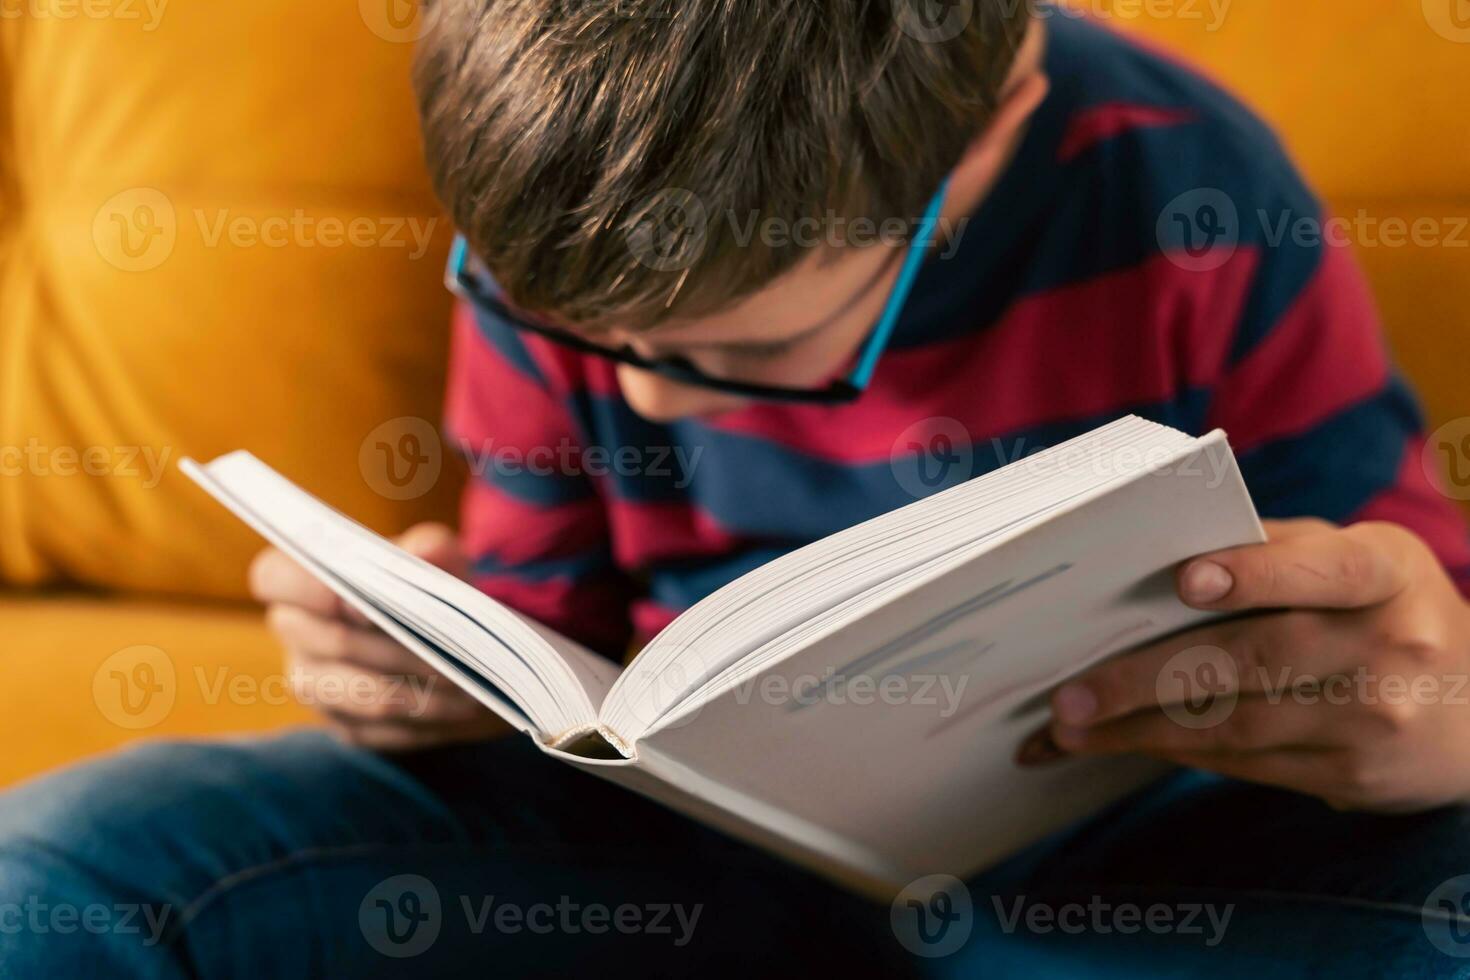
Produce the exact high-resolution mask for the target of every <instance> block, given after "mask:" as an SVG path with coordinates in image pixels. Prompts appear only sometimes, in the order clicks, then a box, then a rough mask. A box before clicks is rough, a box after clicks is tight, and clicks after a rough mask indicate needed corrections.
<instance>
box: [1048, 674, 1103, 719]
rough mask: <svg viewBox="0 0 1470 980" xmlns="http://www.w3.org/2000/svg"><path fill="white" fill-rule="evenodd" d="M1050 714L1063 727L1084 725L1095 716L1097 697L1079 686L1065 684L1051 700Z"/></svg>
mask: <svg viewBox="0 0 1470 980" xmlns="http://www.w3.org/2000/svg"><path fill="white" fill-rule="evenodd" d="M1051 704H1052V714H1053V715H1055V716H1056V719H1057V721H1060V722H1061V723H1062V724H1064V725H1085V724H1086V723H1087V721H1088V719H1090V718H1091V717H1092V716H1093V715H1095V714H1097V695H1096V694H1093V693H1092V691H1091V690H1089V689H1088V688H1086V687H1084V686H1083V685H1081V684H1067V685H1065V686H1063V687H1062V688H1061V689H1060V690H1059V691H1057V693H1056V695H1055V696H1054V697H1053V698H1052V702H1051Z"/></svg>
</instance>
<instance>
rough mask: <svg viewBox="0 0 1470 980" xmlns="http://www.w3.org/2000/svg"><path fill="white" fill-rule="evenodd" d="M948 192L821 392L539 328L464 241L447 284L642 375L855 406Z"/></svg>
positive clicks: (516, 322)
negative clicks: (852, 356) (852, 353)
mask: <svg viewBox="0 0 1470 980" xmlns="http://www.w3.org/2000/svg"><path fill="white" fill-rule="evenodd" d="M948 189H949V181H948V180H946V181H945V182H944V183H943V184H942V185H940V188H939V191H938V192H937V193H936V194H935V195H934V197H933V198H931V199H930V201H929V204H928V205H927V207H926V208H925V209H924V216H923V217H922V218H921V219H920V221H919V228H918V232H917V234H916V235H915V237H914V240H913V241H912V242H910V243H909V245H908V250H907V252H906V254H905V255H904V258H903V264H902V266H901V267H900V268H899V272H898V279H897V280H896V281H895V282H894V284H893V289H892V291H891V292H890V293H889V294H888V300H887V302H886V303H885V304H884V306H883V312H882V313H881V314H880V315H879V317H878V322H877V324H876V325H875V326H874V327H873V329H872V331H871V332H870V333H869V334H868V336H867V339H866V340H864V341H863V345H862V347H861V349H860V350H859V351H858V355H857V362H856V364H855V365H854V366H853V369H852V370H851V371H850V372H848V373H847V375H845V376H844V377H842V378H840V379H838V380H836V381H832V382H830V383H829V384H827V385H826V386H825V387H822V388H788V387H785V386H782V385H767V384H760V383H757V382H751V381H739V380H735V379H732V378H722V377H716V376H714V375H710V374H706V373H705V372H704V371H701V370H700V369H699V368H698V367H696V366H695V365H694V364H693V363H692V362H691V361H689V359H688V358H685V357H681V356H678V355H666V356H661V357H644V356H643V355H642V354H639V353H638V352H637V351H635V350H634V349H633V348H632V347H630V346H622V347H605V346H603V345H601V344H598V343H595V342H593V341H591V340H587V339H586V338H584V337H582V336H579V335H578V334H576V333H573V332H571V331H570V330H563V329H561V328H559V327H555V326H551V325H549V324H545V323H538V322H536V321H535V320H532V319H529V318H528V317H527V316H526V315H525V314H524V313H521V312H519V311H517V310H516V309H514V308H513V307H511V306H510V305H509V304H507V303H506V302H505V300H504V299H503V298H502V297H501V295H500V294H499V291H498V287H496V286H495V285H494V282H493V280H491V279H490V277H489V275H488V274H486V273H485V272H484V271H483V270H482V269H478V268H477V266H478V263H477V262H475V261H474V259H473V256H472V255H471V254H470V250H469V245H468V243H467V242H466V241H465V239H464V236H463V235H456V236H455V239H454V244H453V246H452V247H451V249H450V252H449V267H448V269H447V270H446V272H445V284H446V285H447V286H448V287H449V289H450V290H451V291H453V292H454V293H455V294H456V295H458V296H460V297H462V298H463V299H465V300H466V301H467V302H469V303H470V304H471V305H472V306H474V307H475V308H476V309H477V310H478V311H480V312H482V313H488V314H490V315H492V316H494V317H497V318H499V319H500V320H502V321H504V322H505V323H506V324H508V325H509V326H511V327H513V328H515V329H517V330H524V331H525V332H527V333H530V334H535V335H536V336H538V337H544V338H546V339H547V340H550V341H551V342H553V343H555V344H559V345H561V346H562V347H567V348H570V349H571V350H574V351H577V352H579V353H582V354H591V355H593V356H596V357H601V358H605V359H606V360H609V361H615V362H616V363H618V364H627V365H630V366H631V367H635V368H637V369H638V370H640V371H648V372H650V373H652V374H657V375H660V376H662V377H666V378H669V379H670V380H672V381H677V382H678V383H680V384H684V385H692V386H694V387H700V388H709V389H713V390H715V391H721V392H725V393H727V394H732V395H739V396H741V397H744V398H754V399H760V400H764V401H777V402H798V403H808V404H843V403H846V402H851V401H854V400H856V399H857V398H858V396H860V395H861V394H862V393H863V391H864V390H866V389H867V387H868V383H869V382H870V381H872V379H873V372H874V370H875V369H876V368H877V367H878V359H879V358H880V357H881V356H882V354H883V351H884V349H885V348H886V347H887V346H888V341H889V340H890V339H891V337H892V335H893V328H894V326H895V325H896V324H897V323H898V317H899V314H900V313H902V312H903V307H904V304H905V303H906V302H907V301H908V297H909V293H910V292H911V291H912V290H913V286H914V280H915V279H916V278H917V277H918V273H919V267H920V266H921V265H922V264H923V262H924V256H925V254H926V253H927V252H928V249H929V244H930V242H931V240H932V239H933V235H934V229H935V227H936V225H937V224H938V222H939V212H940V209H941V208H942V207H943V205H944V198H945V194H946V193H947V192H948Z"/></svg>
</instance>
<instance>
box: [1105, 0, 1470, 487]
mask: <svg viewBox="0 0 1470 980" xmlns="http://www.w3.org/2000/svg"><path fill="white" fill-rule="evenodd" d="M1077 6H1080V7H1082V8H1083V9H1084V10H1088V11H1091V12H1094V13H1095V14H1097V15H1099V16H1100V18H1101V19H1102V20H1103V21H1104V22H1107V23H1110V24H1113V25H1115V26H1116V27H1118V28H1119V29H1120V30H1123V31H1127V32H1134V33H1137V34H1140V35H1143V36H1145V37H1147V38H1150V39H1152V40H1154V41H1155V42H1157V43H1159V44H1161V45H1163V46H1164V47H1166V48H1169V49H1172V50H1173V51H1176V52H1178V53H1180V54H1182V55H1184V56H1185V57H1186V58H1188V59H1189V60H1191V61H1192V62H1194V63H1196V64H1198V65H1200V66H1202V67H1203V68H1204V69H1205V70H1206V72H1207V73H1208V74H1210V75H1211V76H1212V77H1214V78H1215V79H1216V80H1218V81H1221V82H1223V83H1224V84H1225V85H1226V86H1227V87H1228V88H1230V89H1232V90H1233V91H1235V92H1236V93H1238V94H1240V95H1241V96H1243V97H1244V98H1245V100H1246V101H1247V102H1248V103H1249V104H1250V105H1252V106H1254V107H1255V108H1256V109H1257V110H1259V111H1260V112H1261V113H1262V115H1264V116H1265V118H1266V119H1267V120H1269V121H1270V122H1271V123H1273V124H1274V125H1275V127H1276V129H1277V131H1278V132H1279V133H1280V134H1281V136H1282V139H1283V141H1284V142H1285V144H1286V145H1287V147H1288V149H1290V150H1291V151H1292V153H1293V155H1294V156H1295V157H1296V159H1297V161H1298V162H1299V163H1300V165H1301V166H1302V168H1303V170H1304V171H1305V172H1306V174H1307V176H1308V177H1309V178H1310V180H1311V181H1312V183H1313V185H1314V186H1315V187H1316V188H1317V189H1318V191H1319V192H1320V193H1321V194H1322V196H1323V198H1324V199H1325V200H1326V202H1327V204H1328V206H1329V207H1330V209H1331V211H1332V214H1333V216H1334V218H1335V219H1336V221H1337V225H1336V227H1335V228H1333V229H1330V231H1331V233H1332V236H1333V238H1332V239H1329V240H1346V241H1348V242H1350V243H1351V247H1352V248H1353V249H1354V251H1355V252H1356V254H1357V256H1358V258H1359V260H1360V261H1361V262H1362V264H1363V266H1364V268H1365V269H1366V271H1367V273H1368V277H1369V279H1370V280H1371V282H1372V285H1373V291H1374V294H1375V296H1376V297H1377V299H1378V305H1379V308H1380V310H1381V312H1382V314H1383V320H1384V326H1385V328H1386V330H1387V331H1388V336H1389V339H1390V341H1391V343H1392V346H1393V348H1394V352H1395V354H1396V356H1397V358H1398V360H1399V363H1400V365H1401V366H1402V367H1403V369H1404V370H1405V372H1406V373H1407V374H1408V375H1409V377H1410V379H1411V380H1413V381H1414V383H1415V385H1416V387H1417V388H1418V389H1419V392H1420V394H1421V396H1422V400H1423V402H1424V405H1425V407H1426V410H1427V412H1428V415H1429V419H1430V428H1431V429H1432V430H1438V431H1439V432H1440V434H1441V437H1442V438H1441V439H1440V440H1437V442H1438V443H1439V445H1438V446H1436V447H1435V448H1436V449H1443V448H1446V447H1447V448H1448V449H1449V450H1450V451H1453V452H1454V453H1456V454H1457V455H1458V456H1459V457H1461V458H1459V459H1458V462H1457V465H1456V477H1455V480H1456V481H1457V482H1451V483H1449V484H1446V486H1447V487H1448V489H1449V490H1450V492H1451V493H1452V494H1453V495H1454V496H1455V497H1457V498H1460V499H1464V498H1467V497H1470V479H1465V478H1464V474H1465V473H1466V472H1470V455H1467V453H1470V447H1467V446H1466V445H1465V443H1464V440H1466V439H1467V438H1470V418H1466V416H1467V415H1470V402H1467V397H1466V396H1467V390H1470V386H1467V382H1466V376H1467V374H1470V121H1467V118H1466V98H1467V92H1470V3H1467V2H1466V0H1401V2H1391V3H1385V2H1383V0H1338V2H1335V3H1293V2H1280V0H1077Z"/></svg>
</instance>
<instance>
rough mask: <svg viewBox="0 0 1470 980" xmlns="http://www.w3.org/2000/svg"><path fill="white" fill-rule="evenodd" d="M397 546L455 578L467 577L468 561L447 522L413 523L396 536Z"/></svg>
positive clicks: (457, 538)
mask: <svg viewBox="0 0 1470 980" xmlns="http://www.w3.org/2000/svg"><path fill="white" fill-rule="evenodd" d="M396 543H397V545H398V547H400V548H402V549H403V550H404V551H406V552H408V553H409V554H411V555H415V556H417V557H419V558H422V559H423V560H424V561H426V562H428V563H429V564H430V565H434V566H436V567H438V568H442V569H444V570H445V571H446V572H448V573H449V574H451V575H453V576H455V577H456V578H461V579H467V578H469V562H467V561H466V560H465V557H464V553H463V552H462V551H461V550H460V547H459V537H458V536H457V535H456V534H455V533H454V529H453V528H451V527H449V525H447V524H440V523H425V524H415V525H414V526H413V527H411V528H409V529H408V530H407V531H404V532H403V533H402V534H400V535H399V536H398V540H397V542H396Z"/></svg>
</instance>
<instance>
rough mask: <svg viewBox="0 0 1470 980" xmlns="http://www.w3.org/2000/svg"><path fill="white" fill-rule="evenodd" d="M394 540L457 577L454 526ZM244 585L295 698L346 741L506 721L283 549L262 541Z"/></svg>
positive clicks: (495, 729)
mask: <svg viewBox="0 0 1470 980" xmlns="http://www.w3.org/2000/svg"><path fill="white" fill-rule="evenodd" d="M397 543H398V545H399V547H401V548H403V549H404V550H406V551H408V552H410V553H412V554H415V555H417V556H419V557H420V558H423V559H424V560H425V561H428V562H431V563H432V564H434V565H437V566H439V567H440V568H443V569H445V570H446V571H449V572H452V573H454V574H455V575H457V576H459V577H460V578H464V577H466V574H467V571H468V568H467V565H466V562H465V559H464V555H463V554H462V553H461V552H460V550H459V546H458V543H457V542H456V540H455V537H454V532H453V531H452V530H450V529H449V528H448V527H446V526H444V525H443V524H419V525H417V526H415V527H413V528H410V529H409V530H408V531H407V532H405V533H404V534H403V535H402V536H401V537H399V539H398V542H397ZM250 590H251V592H252V593H253V594H254V595H255V598H257V599H259V600H260V601H261V602H263V603H265V604H266V619H267V621H268V622H269V623H270V627H271V629H272V630H274V631H275V634H276V636H277V637H278V638H279V639H280V641H281V643H282V645H283V646H284V647H285V648H286V667H287V676H288V678H289V679H290V681H291V688H292V691H293V692H294V693H295V695H296V698H297V700H299V701H301V703H303V704H306V705H309V706H310V707H313V708H315V709H316V710H318V711H320V712H321V713H322V715H323V716H324V717H325V718H326V720H327V722H328V724H329V725H330V726H331V727H332V729H333V730H334V731H335V732H336V733H337V734H338V735H339V736H340V737H341V738H342V739H344V740H345V741H347V742H350V743H352V744H354V745H361V746H364V747H367V748H372V749H379V750H384V751H390V750H403V749H415V748H423V747H426V746H430V745H437V744H441V743H445V742H467V741H473V740H476V739H483V738H490V737H492V736H496V735H500V734H504V733H505V732H508V731H510V730H511V729H510V728H509V726H507V725H506V724H505V723H504V722H502V721H501V720H500V719H499V718H497V717H496V716H495V715H494V714H492V713H491V712H490V711H488V710H487V709H486V708H485V707H484V706H483V705H481V704H480V703H479V702H477V701H476V700H474V699H473V698H471V697H470V696H469V695H468V694H465V693H464V692H463V691H461V690H460V689H459V688H457V687H455V686H454V685H453V684H452V683H450V682H449V681H447V680H445V679H444V678H443V677H442V676H440V675H439V674H438V673H437V672H436V671H435V670H434V669H433V668H432V667H430V666H429V665H428V664H426V663H424V662H423V661H422V660H420V659H419V658H418V657H416V656H414V655H413V654H412V653H410V652H409V651H408V650H406V649H404V648H403V647H402V646H400V645H399V644H398V643H397V642H395V641H394V640H392V639H390V638H389V637H388V636H387V634H385V633H383V632H382V631H381V630H379V629H377V628H376V627H374V626H373V625H372V624H370V623H369V622H368V621H367V620H366V619H364V618H363V617H362V615H361V614H359V613H358V612H357V611H356V610H355V609H352V608H351V607H349V606H347V605H346V604H345V603H343V602H342V601H341V600H340V599H338V598H337V596H336V594H335V593H333V592H332V591H331V590H330V589H328V588H327V587H326V586H325V585H323V584H321V582H319V581H317V580H316V578H314V577H313V576H312V575H310V574H309V573H308V572H307V571H306V570H305V569H303V568H302V567H301V566H300V565H298V564H296V562H295V561H293V560H292V559H291V558H289V557H287V556H286V554H285V553H283V552H281V551H278V550H277V549H275V548H267V549H266V550H265V551H262V552H261V553H260V554H259V555H257V556H256V558H255V561H254V562H253V563H252V564H251V566H250Z"/></svg>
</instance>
